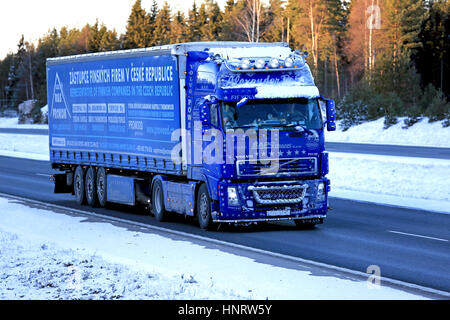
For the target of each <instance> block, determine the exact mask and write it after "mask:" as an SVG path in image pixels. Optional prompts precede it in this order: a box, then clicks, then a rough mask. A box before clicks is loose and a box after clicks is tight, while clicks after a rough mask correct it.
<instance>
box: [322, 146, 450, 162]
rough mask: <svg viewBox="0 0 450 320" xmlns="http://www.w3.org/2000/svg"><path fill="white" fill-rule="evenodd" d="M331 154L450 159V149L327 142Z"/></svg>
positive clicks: (327, 148)
mask: <svg viewBox="0 0 450 320" xmlns="http://www.w3.org/2000/svg"><path fill="white" fill-rule="evenodd" d="M325 149H326V150H327V151H330V152H348V153H365V154H376V155H384V156H399V157H418V158H433V159H450V148H434V147H417V146H396V145H388V144H368V143H349V142H325Z"/></svg>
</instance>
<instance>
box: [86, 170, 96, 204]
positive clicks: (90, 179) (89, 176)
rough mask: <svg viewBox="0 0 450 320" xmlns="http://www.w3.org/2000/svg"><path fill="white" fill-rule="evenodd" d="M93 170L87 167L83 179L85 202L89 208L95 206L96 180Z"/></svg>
mask: <svg viewBox="0 0 450 320" xmlns="http://www.w3.org/2000/svg"><path fill="white" fill-rule="evenodd" d="M96 178H97V177H96V174H95V169H94V168H93V167H89V169H88V170H87V172H86V177H85V182H84V185H85V188H86V201H87V204H88V205H90V206H91V207H96V206H97V187H96V185H97V183H96V182H97V181H96V180H97V179H96Z"/></svg>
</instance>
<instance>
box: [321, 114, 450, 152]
mask: <svg viewBox="0 0 450 320" xmlns="http://www.w3.org/2000/svg"><path fill="white" fill-rule="evenodd" d="M404 119H405V118H399V119H398V123H397V124H395V125H393V126H391V127H389V128H388V129H386V130H384V129H383V127H384V123H383V122H384V118H381V119H378V120H375V121H370V122H366V123H363V124H361V125H358V126H354V127H351V128H350V129H348V130H347V131H345V132H344V131H342V130H341V129H340V126H339V121H338V123H337V128H338V129H337V130H336V131H333V132H326V141H330V142H353V143H374V144H392V145H409V146H425V147H444V148H450V127H447V128H443V127H442V122H441V121H437V122H433V123H429V122H428V118H424V119H422V120H421V121H419V122H418V123H416V124H414V125H413V126H411V127H410V128H408V129H403V128H402V127H403V126H404V124H403V120H404Z"/></svg>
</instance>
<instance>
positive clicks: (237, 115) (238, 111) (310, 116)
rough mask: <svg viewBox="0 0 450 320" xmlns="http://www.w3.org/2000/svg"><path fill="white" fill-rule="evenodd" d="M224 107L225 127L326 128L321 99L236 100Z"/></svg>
mask: <svg viewBox="0 0 450 320" xmlns="http://www.w3.org/2000/svg"><path fill="white" fill-rule="evenodd" d="M221 108H222V110H221V111H222V112H221V113H222V125H223V128H224V129H225V130H227V129H237V128H245V127H256V128H277V129H281V130H292V127H295V126H301V127H303V128H304V129H305V128H306V129H322V117H321V114H320V109H319V103H318V100H317V99H306V98H297V99H271V100H267V99H266V100H249V101H248V102H247V103H246V104H245V105H243V106H241V107H236V102H231V101H226V102H225V101H224V102H222V105H221Z"/></svg>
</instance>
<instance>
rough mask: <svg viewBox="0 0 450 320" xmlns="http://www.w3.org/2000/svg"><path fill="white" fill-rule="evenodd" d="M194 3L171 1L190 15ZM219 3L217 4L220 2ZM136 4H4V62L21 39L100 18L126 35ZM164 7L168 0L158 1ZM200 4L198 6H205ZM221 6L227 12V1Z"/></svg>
mask: <svg viewBox="0 0 450 320" xmlns="http://www.w3.org/2000/svg"><path fill="white" fill-rule="evenodd" d="M141 1H142V7H143V8H144V9H145V10H147V11H149V10H150V8H151V5H152V2H153V1H152V0H141ZM193 1H194V0H170V1H168V2H169V4H170V7H171V8H172V10H173V11H177V10H181V11H185V12H187V10H188V9H189V8H190V7H191V6H192V3H193ZM216 1H217V0H216ZM134 2H135V0H37V1H36V0H2V1H1V2H0V32H1V36H0V39H1V41H0V59H3V58H4V57H5V56H6V55H7V54H8V52H15V51H16V50H17V44H18V43H19V40H20V37H21V35H22V34H23V35H24V36H25V41H28V42H31V43H35V44H36V43H37V40H38V39H39V38H40V37H42V36H43V35H45V34H46V33H47V32H48V31H49V30H51V29H53V27H56V29H57V30H59V29H60V28H61V27H63V26H67V27H69V28H75V27H76V28H81V27H83V26H84V25H86V23H89V24H94V23H95V20H96V19H97V18H98V20H99V22H100V23H102V22H103V23H104V24H105V25H106V26H107V27H108V28H109V29H116V31H117V32H118V33H119V34H120V33H124V31H125V27H126V24H127V20H128V17H129V15H130V13H131V7H132V6H133V4H134ZM157 2H158V4H159V7H162V4H163V3H164V0H157ZM201 2H202V0H197V1H196V3H201ZM217 3H219V5H220V6H221V7H222V8H223V6H224V3H225V0H218V1H217Z"/></svg>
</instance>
